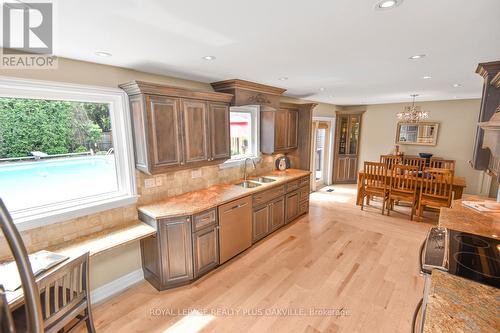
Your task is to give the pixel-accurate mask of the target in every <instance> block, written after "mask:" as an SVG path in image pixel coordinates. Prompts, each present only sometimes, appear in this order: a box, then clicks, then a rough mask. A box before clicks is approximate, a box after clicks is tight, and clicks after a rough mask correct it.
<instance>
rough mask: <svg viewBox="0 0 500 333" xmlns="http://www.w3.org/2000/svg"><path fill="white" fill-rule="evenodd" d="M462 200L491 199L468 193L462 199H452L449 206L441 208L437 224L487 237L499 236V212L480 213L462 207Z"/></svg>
mask: <svg viewBox="0 0 500 333" xmlns="http://www.w3.org/2000/svg"><path fill="white" fill-rule="evenodd" d="M463 200H469V201H485V200H493V199H487V198H484V197H479V196H472V195H468V196H465V197H464V198H463V199H460V200H454V201H453V204H452V207H451V208H441V211H440V213H439V226H440V227H445V228H449V229H453V230H459V231H463V232H468V233H471V234H475V235H481V236H484V237H489V238H498V237H500V213H480V212H478V211H476V210H474V209H472V208H467V207H464V206H463V205H462V201H463Z"/></svg>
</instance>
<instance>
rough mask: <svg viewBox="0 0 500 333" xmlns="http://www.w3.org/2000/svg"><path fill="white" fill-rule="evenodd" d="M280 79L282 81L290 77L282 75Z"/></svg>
mask: <svg viewBox="0 0 500 333" xmlns="http://www.w3.org/2000/svg"><path fill="white" fill-rule="evenodd" d="M278 80H280V81H286V80H288V78H287V77H286V76H283V77H280V78H279V79H278Z"/></svg>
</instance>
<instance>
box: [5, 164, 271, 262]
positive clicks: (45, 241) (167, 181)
mask: <svg viewBox="0 0 500 333" xmlns="http://www.w3.org/2000/svg"><path fill="white" fill-rule="evenodd" d="M274 160H275V156H271V155H263V156H262V160H261V161H260V162H259V163H257V168H256V169H255V170H254V169H253V166H252V165H250V164H249V165H248V173H249V175H260V174H264V173H267V172H271V171H272V170H274ZM242 177H243V166H235V167H228V168H220V167H219V166H218V165H214V166H206V167H201V168H197V169H187V170H180V171H173V172H167V173H164V174H159V175H155V176H149V175H146V174H144V173H142V172H139V171H137V172H136V182H137V194H138V195H139V200H138V202H137V204H134V205H129V206H126V207H120V208H115V209H110V210H107V211H103V212H99V213H96V214H92V215H87V216H83V217H79V218H76V219H72V220H68V221H64V222H60V223H55V224H51V225H48V226H44V227H40V228H34V229H30V230H26V231H22V232H21V236H22V238H23V241H24V243H25V245H26V248H27V250H28V252H30V253H31V252H35V251H38V250H41V249H44V248H47V247H50V246H54V245H57V244H61V243H63V242H68V241H71V240H74V239H76V238H79V237H83V236H86V235H89V234H92V233H95V232H99V231H101V230H104V229H107V228H113V227H117V226H119V225H124V224H127V223H129V222H132V221H134V220H137V206H140V205H144V204H149V203H152V202H155V201H158V200H161V199H162V198H164V197H169V196H175V195H180V194H183V193H186V192H191V191H196V190H199V189H202V188H207V187H209V186H212V185H214V184H220V183H231V182H234V181H236V180H238V179H241V178H242ZM8 257H11V254H10V250H9V248H8V246H7V242H6V241H5V238H3V235H1V236H0V260H2V259H6V258H8Z"/></svg>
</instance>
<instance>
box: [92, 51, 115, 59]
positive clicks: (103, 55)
mask: <svg viewBox="0 0 500 333" xmlns="http://www.w3.org/2000/svg"><path fill="white" fill-rule="evenodd" d="M95 55H96V56H99V57H103V58H106V57H111V56H112V54H111V53H109V52H104V51H98V52H96V53H95Z"/></svg>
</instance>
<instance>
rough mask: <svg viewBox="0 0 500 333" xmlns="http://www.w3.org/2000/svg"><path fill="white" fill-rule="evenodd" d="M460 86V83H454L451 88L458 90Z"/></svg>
mask: <svg viewBox="0 0 500 333" xmlns="http://www.w3.org/2000/svg"><path fill="white" fill-rule="evenodd" d="M461 86H462V85H461V84H460V83H455V84H453V87H454V88H458V87H461Z"/></svg>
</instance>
